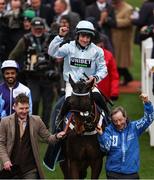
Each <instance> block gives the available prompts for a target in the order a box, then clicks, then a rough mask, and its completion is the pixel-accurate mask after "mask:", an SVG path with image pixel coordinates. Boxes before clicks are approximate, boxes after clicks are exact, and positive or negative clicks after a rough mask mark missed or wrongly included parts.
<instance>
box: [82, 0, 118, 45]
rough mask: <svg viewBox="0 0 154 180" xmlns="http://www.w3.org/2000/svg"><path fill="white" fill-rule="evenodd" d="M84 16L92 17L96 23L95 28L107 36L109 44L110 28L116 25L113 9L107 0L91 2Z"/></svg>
mask: <svg viewBox="0 0 154 180" xmlns="http://www.w3.org/2000/svg"><path fill="white" fill-rule="evenodd" d="M85 16H86V18H89V17H91V18H92V17H93V18H94V21H95V22H96V24H97V27H96V28H97V30H98V31H99V32H101V33H103V34H105V35H107V36H108V38H109V40H110V42H111V44H112V41H111V28H112V27H115V26H116V19H115V13H114V9H113V8H112V6H111V5H110V4H108V3H107V0H97V1H96V2H94V3H93V4H91V5H89V6H87V8H86V13H85Z"/></svg>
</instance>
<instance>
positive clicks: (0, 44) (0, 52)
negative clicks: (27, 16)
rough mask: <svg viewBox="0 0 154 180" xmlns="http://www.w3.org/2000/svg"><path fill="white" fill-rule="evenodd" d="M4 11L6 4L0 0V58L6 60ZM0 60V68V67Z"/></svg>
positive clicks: (0, 75) (0, 77)
mask: <svg viewBox="0 0 154 180" xmlns="http://www.w3.org/2000/svg"><path fill="white" fill-rule="evenodd" d="M5 11H6V2H5V0H0V58H1V59H6V53H5V47H6V37H5V35H6V34H5V28H4V24H3V23H4V22H3V20H2V19H3V15H4V14H5ZM1 63H2V62H1V60H0V66H1ZM1 81H2V74H1V72H0V82H1Z"/></svg>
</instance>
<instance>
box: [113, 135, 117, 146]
mask: <svg viewBox="0 0 154 180" xmlns="http://www.w3.org/2000/svg"><path fill="white" fill-rule="evenodd" d="M117 145H118V136H112V146H117Z"/></svg>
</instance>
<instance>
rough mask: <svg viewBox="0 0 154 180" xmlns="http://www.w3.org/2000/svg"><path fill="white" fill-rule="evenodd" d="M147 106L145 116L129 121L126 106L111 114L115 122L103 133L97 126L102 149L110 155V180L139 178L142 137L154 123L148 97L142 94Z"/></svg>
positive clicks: (108, 168)
mask: <svg viewBox="0 0 154 180" xmlns="http://www.w3.org/2000/svg"><path fill="white" fill-rule="evenodd" d="M140 97H141V99H142V101H143V103H144V116H143V117H142V118H141V119H139V120H137V121H132V122H131V121H130V120H129V119H128V117H127V114H126V111H125V109H124V108H123V107H121V106H120V107H116V108H115V109H113V111H112V112H111V118H112V123H111V124H110V125H109V126H108V127H106V128H105V130H102V128H101V127H100V126H98V127H97V128H96V129H97V132H98V134H99V135H98V140H99V143H100V148H101V150H102V151H103V152H104V151H105V152H107V159H106V166H105V168H106V176H107V179H139V174H138V172H139V167H140V158H139V136H140V135H141V134H142V133H143V132H144V131H145V130H146V129H147V128H148V127H149V125H150V124H151V123H152V122H153V120H154V111H153V106H152V104H151V102H150V101H149V99H148V96H147V95H146V94H143V93H142V94H141V95H140Z"/></svg>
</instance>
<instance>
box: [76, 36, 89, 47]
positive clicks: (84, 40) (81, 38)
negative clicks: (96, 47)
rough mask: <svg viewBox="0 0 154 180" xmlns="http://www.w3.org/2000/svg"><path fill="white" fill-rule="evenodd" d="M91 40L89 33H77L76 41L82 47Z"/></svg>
mask: <svg viewBox="0 0 154 180" xmlns="http://www.w3.org/2000/svg"><path fill="white" fill-rule="evenodd" d="M90 42H91V35H90V34H88V33H79V39H78V43H79V44H80V45H81V46H82V47H86V46H88V45H89V44H90Z"/></svg>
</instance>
